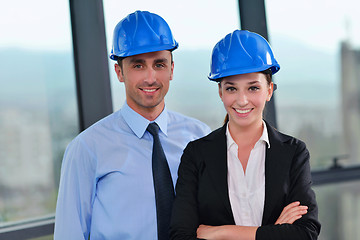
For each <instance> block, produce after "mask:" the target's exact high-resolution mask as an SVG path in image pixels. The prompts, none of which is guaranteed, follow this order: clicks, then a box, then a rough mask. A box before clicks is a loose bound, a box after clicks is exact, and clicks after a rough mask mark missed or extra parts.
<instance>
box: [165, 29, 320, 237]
mask: <svg viewBox="0 0 360 240" xmlns="http://www.w3.org/2000/svg"><path fill="white" fill-rule="evenodd" d="M279 69H280V66H279V64H278V63H277V61H276V60H275V58H274V55H273V52H272V50H271V47H270V45H269V44H268V42H267V41H266V40H265V39H264V38H263V37H261V36H260V35H258V34H256V33H252V32H249V31H242V30H236V31H234V32H233V33H230V34H228V35H226V36H225V38H223V39H222V40H220V41H219V42H218V43H217V44H216V45H215V47H214V49H213V53H212V61H211V72H210V75H209V79H210V80H213V81H216V82H218V85H219V95H220V98H221V100H222V101H223V104H224V107H225V109H226V111H227V116H226V119H225V124H224V126H223V127H221V128H219V129H217V130H215V131H213V132H212V133H210V134H209V135H208V136H206V137H204V138H201V139H199V140H196V141H193V142H191V143H189V144H188V146H187V147H186V149H185V150H184V153H183V156H182V158H181V164H180V167H179V172H178V175H179V177H178V181H177V184H176V198H175V202H174V206H173V213H172V220H171V227H170V228H171V229H170V235H171V239H197V238H198V239H256V240H263V239H274V240H275V239H276V240H282V239H291V240H297V239H299V240H300V239H301V240H305V239H317V237H318V234H319V232H320V223H319V222H318V219H317V215H318V208H317V204H316V200H315V194H314V192H313V191H312V189H311V174H310V166H309V152H308V150H307V149H306V146H305V144H304V143H303V142H302V141H300V140H297V139H295V138H293V137H291V136H287V135H284V134H282V133H280V132H278V131H277V130H276V129H274V128H273V127H271V126H270V125H269V124H268V123H267V122H265V121H264V120H263V111H264V107H265V104H266V102H267V101H270V99H271V96H272V93H273V90H274V84H273V82H272V75H273V74H275V73H276V72H277V71H278V70H279Z"/></svg>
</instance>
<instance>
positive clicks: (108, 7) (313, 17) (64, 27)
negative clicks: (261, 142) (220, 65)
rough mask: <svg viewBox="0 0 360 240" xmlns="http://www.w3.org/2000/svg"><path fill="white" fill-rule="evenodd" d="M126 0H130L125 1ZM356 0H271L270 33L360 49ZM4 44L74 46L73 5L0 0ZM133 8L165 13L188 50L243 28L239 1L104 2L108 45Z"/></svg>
mask: <svg viewBox="0 0 360 240" xmlns="http://www.w3.org/2000/svg"><path fill="white" fill-rule="evenodd" d="M124 2H126V4H124ZM357 2H358V0H342V1H341V3H342V4H341V5H340V4H339V2H338V1H336V0H302V1H298V3H299V4H298V5H296V4H294V2H293V1H288V0H267V1H266V7H267V22H268V28H269V36H270V41H271V35H275V34H276V35H283V36H287V37H291V38H293V39H295V40H298V41H301V42H303V43H305V44H308V45H309V46H313V47H316V48H318V49H323V50H324V51H334V50H335V49H336V48H337V47H338V45H339V44H338V43H339V41H341V40H344V39H349V40H350V42H351V43H352V44H353V45H354V46H356V47H359V48H360V14H358V13H357V12H356V11H357V5H358V3H357ZM0 4H1V8H0V19H1V21H0V48H3V47H20V48H29V49H44V50H56V51H63V50H68V49H71V31H70V29H71V27H70V12H69V3H68V1H64V0H51V1H49V0H32V1H28V0H12V1H8V0H0ZM135 10H149V11H152V12H155V13H158V14H159V15H161V16H162V17H163V18H164V19H165V20H166V21H167V22H168V23H169V25H170V26H171V28H172V30H173V32H174V36H175V38H176V39H177V41H178V42H179V43H180V46H181V47H184V48H192V49H196V48H211V47H212V46H214V45H215V43H216V42H217V41H218V40H220V39H221V38H222V37H224V36H225V35H226V34H227V33H229V32H231V31H233V30H234V29H236V28H239V26H240V23H239V19H238V8H237V1H235V0H222V1H219V0H197V1H194V0H182V1H170V0H152V1H148V0H137V1H121V0H104V12H105V24H106V34H107V37H108V40H107V41H108V48H109V49H110V45H111V36H112V30H113V28H114V27H115V25H116V24H117V22H118V21H120V20H121V19H122V18H123V17H125V16H126V15H127V14H128V13H130V12H133V11H135Z"/></svg>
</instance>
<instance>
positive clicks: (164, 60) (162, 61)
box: [154, 58, 168, 63]
mask: <svg viewBox="0 0 360 240" xmlns="http://www.w3.org/2000/svg"><path fill="white" fill-rule="evenodd" d="M154 62H155V63H167V62H168V60H167V59H166V58H159V59H155V61H154Z"/></svg>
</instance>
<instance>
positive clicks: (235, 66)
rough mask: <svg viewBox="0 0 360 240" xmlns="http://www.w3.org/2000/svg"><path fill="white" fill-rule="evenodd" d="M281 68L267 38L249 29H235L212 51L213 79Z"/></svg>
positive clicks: (211, 72) (210, 77)
mask: <svg viewBox="0 0 360 240" xmlns="http://www.w3.org/2000/svg"><path fill="white" fill-rule="evenodd" d="M267 69H271V72H272V74H275V73H276V72H277V71H279V69H280V65H279V64H278V62H277V61H276V59H275V57H274V54H273V51H272V49H271V47H270V45H269V43H268V42H267V41H266V39H265V38H263V37H262V36H260V35H259V34H257V33H254V32H250V31H247V30H235V31H234V32H232V33H229V34H228V35H226V36H225V37H224V38H223V39H221V40H220V41H219V42H218V43H217V44H216V45H215V47H214V49H213V51H212V57H211V63H210V74H209V76H208V78H209V79H210V80H212V81H220V80H221V78H223V77H228V76H232V75H238V74H244V73H252V72H261V71H264V70H267Z"/></svg>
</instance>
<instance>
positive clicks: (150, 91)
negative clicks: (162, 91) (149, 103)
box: [140, 88, 157, 93]
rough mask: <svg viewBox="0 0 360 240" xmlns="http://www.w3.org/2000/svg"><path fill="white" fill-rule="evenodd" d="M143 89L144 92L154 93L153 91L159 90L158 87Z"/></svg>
mask: <svg viewBox="0 0 360 240" xmlns="http://www.w3.org/2000/svg"><path fill="white" fill-rule="evenodd" d="M140 89H141V88H140ZM141 90H142V91H144V92H149V93H152V92H155V91H156V90H157V88H153V89H141Z"/></svg>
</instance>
